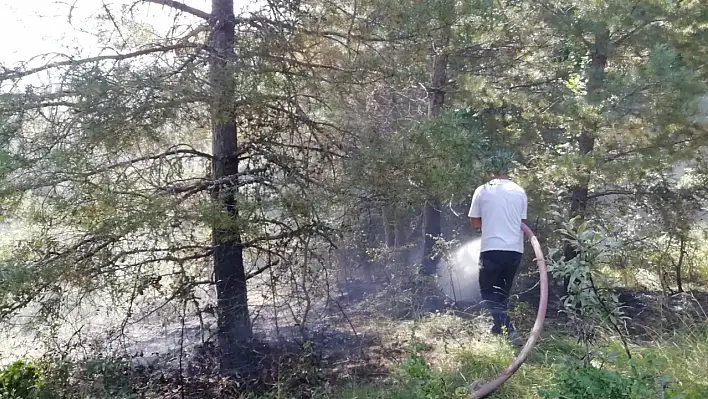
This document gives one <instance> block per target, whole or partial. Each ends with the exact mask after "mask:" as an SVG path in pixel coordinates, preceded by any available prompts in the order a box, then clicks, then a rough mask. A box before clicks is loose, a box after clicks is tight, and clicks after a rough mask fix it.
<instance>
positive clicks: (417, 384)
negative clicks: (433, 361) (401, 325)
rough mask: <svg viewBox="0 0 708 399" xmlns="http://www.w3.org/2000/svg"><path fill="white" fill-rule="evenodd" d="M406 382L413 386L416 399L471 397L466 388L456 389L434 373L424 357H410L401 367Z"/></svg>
mask: <svg viewBox="0 0 708 399" xmlns="http://www.w3.org/2000/svg"><path fill="white" fill-rule="evenodd" d="M400 371H401V374H402V376H403V379H404V382H406V383H409V384H412V385H413V386H414V389H415V397H416V398H425V399H463V398H465V399H466V398H468V397H469V391H468V390H467V388H465V387H455V386H454V385H453V384H451V383H450V382H449V381H448V380H447V379H445V378H444V377H443V376H442V375H439V374H438V373H435V372H433V370H431V369H430V366H429V365H428V363H427V362H426V361H425V359H423V357H422V356H419V355H417V354H413V355H410V356H409V357H408V359H407V360H406V361H405V362H404V363H403V365H402V366H401V370H400Z"/></svg>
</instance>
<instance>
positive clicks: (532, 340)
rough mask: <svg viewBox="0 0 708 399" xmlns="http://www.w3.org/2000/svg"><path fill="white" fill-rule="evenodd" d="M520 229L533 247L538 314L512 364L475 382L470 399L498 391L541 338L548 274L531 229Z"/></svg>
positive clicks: (539, 246)
mask: <svg viewBox="0 0 708 399" xmlns="http://www.w3.org/2000/svg"><path fill="white" fill-rule="evenodd" d="M521 229H522V230H523V231H524V234H526V237H528V239H529V241H531V246H532V247H533V252H534V254H535V255H536V264H537V265H538V273H539V277H540V285H541V298H540V299H539V301H538V314H537V315H536V322H535V323H534V325H533V329H531V334H529V339H528V341H526V345H524V347H523V348H522V349H521V351H519V354H518V355H517V356H516V359H514V361H513V362H511V364H510V365H509V367H507V368H506V369H505V370H504V371H502V372H501V373H500V374H499V375H498V376H497V378H495V379H493V380H491V381H489V382H487V383H486V384H479V383H477V382H475V383H473V384H472V385H471V386H470V391H472V393H471V394H470V399H481V398H486V397H487V396H489V395H490V394H491V393H493V392H494V391H496V390H497V389H499V387H501V386H502V384H504V383H505V382H506V381H507V380H508V379H509V378H511V376H512V375H514V373H515V372H516V371H517V370H518V369H519V367H521V365H522V364H524V362H525V361H526V358H527V357H528V356H529V354H530V353H531V350H533V348H534V346H536V343H537V342H538V340H539V338H541V330H543V321H544V320H545V318H546V307H547V305H548V272H547V270H546V261H545V259H544V257H543V251H542V250H541V244H539V242H538V239H537V238H536V236H535V235H534V234H533V232H532V231H531V229H530V228H529V227H528V226H527V225H526V224H524V223H521Z"/></svg>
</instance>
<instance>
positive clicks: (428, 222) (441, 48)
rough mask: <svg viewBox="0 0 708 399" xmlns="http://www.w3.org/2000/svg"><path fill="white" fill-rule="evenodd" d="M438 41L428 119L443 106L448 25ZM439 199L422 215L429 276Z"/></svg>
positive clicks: (428, 203) (432, 267)
mask: <svg viewBox="0 0 708 399" xmlns="http://www.w3.org/2000/svg"><path fill="white" fill-rule="evenodd" d="M447 11H449V10H447ZM440 34H441V37H440V40H438V41H437V43H435V46H434V47H433V52H434V55H433V70H432V73H431V77H430V88H429V90H430V92H431V94H430V102H429V103H428V117H429V118H435V117H437V116H439V115H440V114H442V110H443V105H444V104H445V84H446V83H447V64H448V52H447V51H448V50H447V47H448V44H449V43H450V35H451V34H452V32H451V28H450V24H447V23H445V25H444V28H443V29H442V31H441V32H440ZM440 209H441V207H440V198H438V197H435V196H433V197H430V198H428V200H427V201H426V202H425V208H424V209H423V213H424V217H423V220H424V223H425V228H424V233H423V234H424V243H423V260H422V269H421V272H422V274H423V275H426V276H431V275H434V274H435V272H436V267H437V263H438V260H439V258H440V256H439V255H438V254H437V253H436V251H435V240H436V237H438V236H440V234H441V223H440V219H441V214H440Z"/></svg>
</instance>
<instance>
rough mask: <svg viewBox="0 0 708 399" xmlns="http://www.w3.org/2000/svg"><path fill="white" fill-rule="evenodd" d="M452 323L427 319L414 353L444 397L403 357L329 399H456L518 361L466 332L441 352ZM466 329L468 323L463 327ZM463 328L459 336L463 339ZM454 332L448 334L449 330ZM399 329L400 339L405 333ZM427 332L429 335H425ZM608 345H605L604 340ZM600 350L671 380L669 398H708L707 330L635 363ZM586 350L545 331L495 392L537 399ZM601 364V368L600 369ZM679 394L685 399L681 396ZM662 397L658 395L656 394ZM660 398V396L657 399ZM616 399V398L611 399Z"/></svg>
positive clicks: (639, 352) (616, 361)
mask: <svg viewBox="0 0 708 399" xmlns="http://www.w3.org/2000/svg"><path fill="white" fill-rule="evenodd" d="M452 322H453V321H452V320H450V319H448V318H446V317H438V318H432V319H428V320H426V321H423V322H421V323H420V324H419V325H418V326H417V331H414V332H411V331H409V332H410V333H412V334H417V335H418V338H417V340H415V341H417V342H424V343H425V344H426V345H424V346H420V345H418V347H419V348H421V347H424V348H425V350H424V351H418V352H416V351H415V350H414V348H412V345H411V344H414V343H415V342H414V340H411V341H409V342H408V344H409V347H411V348H412V349H411V350H410V351H409V354H414V353H417V354H419V355H420V356H422V357H423V358H425V361H426V362H427V364H429V365H430V373H431V375H433V376H437V377H440V380H441V381H442V382H440V383H439V384H438V385H441V386H444V389H442V390H443V391H444V392H445V394H444V395H438V396H436V395H435V394H432V395H431V394H430V393H428V394H427V395H428V396H426V393H425V392H423V391H422V390H421V388H420V384H419V381H416V379H415V378H410V376H409V377H408V378H406V377H402V376H400V374H401V370H402V369H403V368H404V361H405V359H403V360H402V361H401V362H399V363H398V364H392V365H391V377H390V378H388V379H385V380H382V381H379V382H377V383H357V382H355V381H351V382H350V383H349V384H347V385H346V386H345V387H344V388H342V389H340V390H339V391H337V392H332V393H330V394H328V395H326V396H325V397H327V398H341V399H399V398H400V399H403V398H406V399H433V398H439V399H447V398H457V396H455V395H454V391H455V388H466V387H468V386H469V384H470V383H471V382H473V381H477V380H479V381H483V382H485V381H488V380H490V379H491V378H493V377H495V376H496V375H497V374H498V373H499V372H501V371H502V370H503V369H504V368H505V367H506V366H508V364H509V363H510V362H511V361H512V359H513V357H514V352H513V350H512V348H511V347H510V346H509V345H507V344H506V343H505V342H503V341H502V340H499V339H496V338H494V337H491V336H489V335H487V334H482V336H479V334H478V332H477V333H476V334H477V337H474V334H475V333H470V331H467V337H466V338H467V341H466V343H465V344H464V345H454V347H453V345H447V347H446V349H443V348H441V344H443V343H444V340H445V339H444V337H443V336H441V335H439V334H438V335H436V334H435V333H434V332H435V331H438V332H439V331H441V330H443V331H444V330H446V329H448V330H449V325H446V324H449V323H452ZM459 324H461V325H464V324H465V323H464V322H462V323H459ZM461 331H464V329H461V330H458V331H456V332H454V333H455V334H457V336H458V339H459V338H460V335H461V334H463V332H461ZM448 332H449V331H448ZM400 333H401V332H400V331H399V335H400ZM426 334H427V335H426ZM603 342H605V341H603ZM598 349H599V350H600V351H602V352H605V353H607V354H611V355H610V356H607V358H608V359H610V360H608V361H607V362H606V363H605V364H603V367H605V368H611V369H615V370H617V371H619V372H621V373H629V372H630V371H631V370H632V366H633V367H634V368H635V370H636V372H638V373H639V374H642V375H651V376H655V378H656V386H657V389H658V387H659V386H660V385H661V381H662V380H664V381H667V382H669V388H668V389H667V391H666V396H665V398H667V399H668V398H684V399H705V398H708V329H700V328H699V329H685V330H682V331H680V332H677V333H676V334H675V336H673V337H670V338H662V339H656V340H653V341H645V342H634V343H632V355H633V359H632V361H631V362H630V361H629V359H628V358H627V357H626V355H625V354H624V350H623V349H622V346H621V345H620V343H619V341H614V340H612V339H609V340H608V341H606V343H605V344H603V345H598ZM583 353H584V349H583V347H581V345H579V344H578V343H577V342H576V341H574V340H572V339H571V338H569V337H567V336H566V335H565V334H563V333H562V332H560V331H545V333H544V338H543V340H542V342H541V343H539V345H538V346H537V347H536V348H535V350H534V352H533V354H532V355H531V356H530V358H529V359H528V360H527V362H526V363H525V364H524V365H523V366H522V367H521V369H520V370H519V371H518V372H517V373H516V374H515V375H514V376H513V377H512V378H511V379H510V380H509V381H507V383H506V384H505V385H504V386H503V388H502V389H501V390H500V391H499V392H497V393H496V394H494V395H493V396H492V398H496V399H512V398H513V399H538V398H540V397H541V396H539V394H538V392H539V389H541V388H548V387H550V385H551V384H552V381H553V380H552V379H553V376H554V373H556V372H557V366H558V365H561V364H564V363H565V362H566V361H567V360H568V359H570V358H573V357H576V358H577V357H579V356H581V355H582V354H583ZM596 366H597V365H596ZM679 393H680V394H681V395H683V396H680V395H679ZM657 395H658V394H657ZM658 397H660V396H657V398H658ZM606 399H612V398H606Z"/></svg>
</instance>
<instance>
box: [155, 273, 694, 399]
mask: <svg viewBox="0 0 708 399" xmlns="http://www.w3.org/2000/svg"><path fill="white" fill-rule="evenodd" d="M369 288H370V287H369ZM357 291H358V292H357ZM352 292H355V293H356V295H346V296H343V297H340V298H339V299H338V302H337V303H336V304H337V306H332V304H330V310H329V311H330V312H331V313H332V314H331V317H334V316H335V315H340V316H341V315H343V314H346V317H343V318H341V319H340V320H339V323H338V324H337V323H335V324H337V325H338V327H334V325H330V326H321V327H323V328H320V329H313V330H311V331H310V336H309V339H310V341H311V343H312V346H309V347H308V348H310V351H309V352H306V353H303V352H298V353H294V352H291V353H290V355H286V356H283V352H280V353H279V355H278V357H277V359H276V360H275V361H274V362H269V364H268V366H264V367H263V369H264V370H265V369H267V368H268V367H271V368H273V372H272V373H271V375H273V376H275V375H276V374H277V378H275V379H273V380H270V382H269V383H270V385H269V387H268V388H269V391H270V392H269V393H268V394H266V395H265V396H264V395H263V394H259V396H257V397H258V398H263V399H270V398H279V399H280V398H283V399H285V398H289V399H299V398H313V399H314V398H319V399H324V398H341V399H384V398H385V399H399V398H400V399H418V398H420V399H433V398H435V399H448V398H449V399H454V398H458V397H461V396H459V395H462V393H463V392H467V390H468V387H469V385H470V384H471V383H472V382H473V381H482V382H484V381H488V380H490V379H492V378H493V377H495V376H496V375H498V374H499V373H500V372H501V371H502V370H503V369H504V368H505V367H506V366H508V365H509V364H510V363H511V361H512V360H513V358H514V356H515V353H516V349H515V348H513V347H511V346H510V345H509V344H508V343H507V342H506V341H504V340H503V339H502V338H499V337H496V336H492V335H491V334H490V333H489V327H490V322H491V320H490V318H489V317H488V316H487V315H486V314H485V312H484V311H483V310H482V309H480V308H479V306H469V307H465V306H463V304H450V303H444V302H441V301H437V302H434V304H433V305H432V307H431V306H430V305H428V306H427V308H424V307H421V306H414V303H415V302H416V301H414V300H411V296H410V295H399V294H400V293H392V292H391V291H386V290H380V291H376V290H373V291H372V290H368V291H366V292H361V290H356V289H354V290H353V291H352ZM516 292H517V296H516V297H515V298H514V299H513V300H512V308H513V311H512V314H513V318H514V319H515V321H516V325H517V328H518V329H519V331H520V332H521V333H522V334H525V333H528V331H530V329H531V326H532V325H533V322H534V319H535V315H536V311H537V305H538V301H539V290H538V287H537V281H536V280H535V279H533V278H524V279H521V280H520V281H519V282H518V283H517V288H516ZM619 292H620V300H621V301H622V302H623V303H624V306H625V307H624V309H623V310H624V312H625V315H626V316H627V321H626V330H625V334H624V335H625V336H624V339H623V340H620V339H619V338H620V337H619V336H618V335H617V334H612V333H611V332H604V333H603V332H598V333H597V334H596V336H595V337H593V338H592V339H591V341H592V342H591V346H592V348H594V349H593V350H594V351H595V352H596V355H600V354H602V357H603V358H604V359H613V360H611V361H608V363H607V364H606V365H605V367H606V368H608V367H609V368H612V369H615V370H617V371H620V372H622V373H628V372H629V371H630V370H634V372H640V373H641V374H642V375H651V376H653V377H655V380H656V384H657V387H659V386H660V385H661V384H666V385H667V387H668V388H667V389H666V392H665V393H664V395H666V396H656V397H657V398H659V397H662V398H664V397H665V398H685V399H705V398H708V373H706V371H705V370H708V317H706V313H705V311H704V310H705V309H708V293H705V292H698V291H695V292H691V293H683V294H677V295H672V296H667V295H665V294H663V293H661V292H652V291H646V290H644V291H643V290H628V289H624V290H620V291H619ZM560 296H561V292H560V291H559V287H556V286H552V290H551V293H550V298H549V307H548V313H547V317H546V322H545V324H544V331H543V334H542V338H541V340H540V342H539V344H538V345H537V347H536V348H535V349H534V351H533V353H532V355H531V356H530V358H529V359H528V361H527V362H526V363H525V364H524V365H523V366H522V367H521V369H520V370H519V371H518V372H517V373H516V374H515V375H514V376H513V377H512V378H511V379H510V380H509V381H508V382H507V383H506V384H505V385H504V386H503V388H502V389H501V390H500V391H499V392H498V393H496V394H494V395H493V396H492V397H493V398H515V399H526V398H528V399H531V398H540V397H541V396H539V392H540V391H541V390H543V389H547V388H549V387H551V386H552V384H553V376H554V373H556V372H557V368H558V366H560V365H563V364H566V363H567V362H568V361H569V360H570V359H580V358H581V357H583V356H584V355H585V354H586V350H587V349H588V347H587V346H585V345H584V344H583V343H582V342H581V340H579V338H578V330H577V328H576V326H574V325H573V323H572V322H571V321H570V320H569V319H568V318H567V317H565V316H564V315H563V312H561V311H560V304H561V300H560ZM436 305H437V308H436ZM324 327H329V328H324ZM623 341H624V342H623ZM291 343H292V342H291ZM300 343H301V342H300ZM625 344H626V345H625ZM625 346H626V347H627V348H628V349H629V350H630V353H631V355H632V362H631V363H630V362H629V361H628V360H629V359H628V358H627V356H626V350H625ZM291 348H293V347H292V346H291ZM206 376H207V377H208V375H206ZM208 378H209V379H211V378H213V377H208ZM189 381H190V382H188V383H186V384H185V385H184V386H183V388H182V389H178V390H175V391H173V392H174V393H173V396H171V397H175V398H177V397H180V398H182V397H184V398H188V397H201V398H203V397H234V396H232V394H228V393H226V391H224V389H223V388H220V389H216V386H215V385H213V384H208V383H206V382H205V381H204V376H202V377H199V376H196V377H194V378H191V379H189ZM211 381H213V379H212V380H211ZM430 381H438V382H437V383H435V384H432V385H431V382H430ZM183 382H184V380H182V382H181V383H180V384H182V383H183ZM170 385H171V384H167V385H165V386H170ZM205 389H206V390H209V391H210V393H209V394H205V391H204V390H205ZM177 392H179V395H177ZM678 392H680V393H681V394H682V395H683V396H679V395H678ZM182 395H184V396H182ZM456 395H457V396H456ZM657 395H658V394H657ZM167 397H170V396H169V395H167ZM247 397H248V398H251V397H256V396H247Z"/></svg>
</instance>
